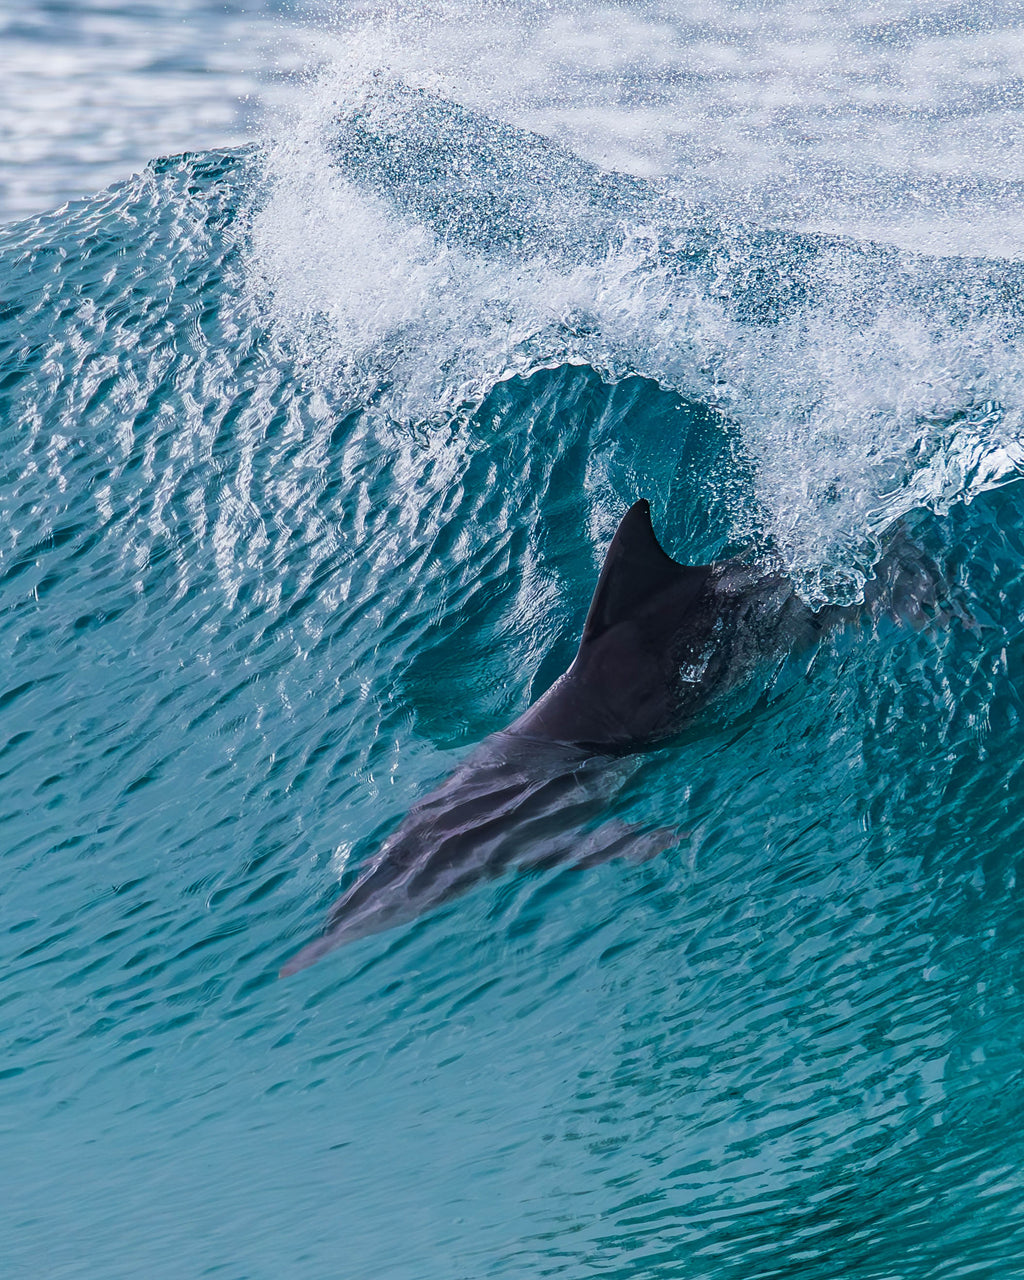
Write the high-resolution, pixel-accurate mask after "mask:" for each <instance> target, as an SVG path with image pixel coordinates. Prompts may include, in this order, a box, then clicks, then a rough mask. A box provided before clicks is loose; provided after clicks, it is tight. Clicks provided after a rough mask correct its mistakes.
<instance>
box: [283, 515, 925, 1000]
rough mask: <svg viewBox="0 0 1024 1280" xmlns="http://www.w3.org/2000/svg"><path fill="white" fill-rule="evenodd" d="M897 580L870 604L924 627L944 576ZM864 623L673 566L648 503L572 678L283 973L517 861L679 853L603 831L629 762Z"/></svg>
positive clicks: (452, 782)
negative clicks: (834, 630)
mask: <svg viewBox="0 0 1024 1280" xmlns="http://www.w3.org/2000/svg"><path fill="white" fill-rule="evenodd" d="M890 577H891V575H890ZM897 578H898V580H891V581H888V582H886V581H885V575H884V574H882V575H880V576H879V577H878V578H877V579H876V583H875V585H874V586H873V588H872V592H873V595H874V597H875V599H876V600H877V599H880V598H881V597H882V596H883V595H884V596H885V597H886V600H887V602H888V605H889V607H895V608H897V609H901V611H902V612H903V614H904V615H905V616H906V617H908V618H909V620H911V621H914V620H915V617H914V611H915V609H919V602H920V601H921V600H927V599H928V596H929V592H930V591H931V589H932V588H933V587H934V579H932V578H931V577H930V576H929V575H928V573H927V572H923V571H920V572H916V573H915V572H914V571H913V570H907V571H905V570H903V569H900V570H899V571H898V574H897ZM872 592H869V596H870V595H871V594H872ZM899 601H902V604H900V603H899ZM868 604H869V606H870V605H871V604H872V600H871V599H869V601H868ZM861 612H862V610H859V609H858V610H849V609H845V610H844V609H839V608H836V609H831V610H828V611H819V612H817V613H815V612H813V611H812V610H811V609H810V608H808V606H807V605H805V604H804V603H803V602H802V601H801V600H800V598H799V596H797V594H796V592H795V590H794V588H793V584H792V582H791V581H790V580H789V578H787V577H786V576H785V575H784V574H783V573H781V572H778V571H772V570H766V569H765V568H764V567H761V568H758V567H757V566H754V565H750V564H747V563H745V562H743V561H741V560H725V561H722V562H721V563H717V564H711V565H702V566H699V567H690V566H686V565H681V564H677V563H676V561H675V560H673V559H672V558H671V557H670V556H669V555H668V554H667V553H666V552H665V551H663V550H662V548H661V546H660V545H659V543H658V540H657V538H656V537H655V534H654V530H653V528H652V527H651V511H650V506H649V504H648V503H647V501H646V500H644V499H641V500H640V501H639V502H637V503H635V504H634V505H633V506H632V507H631V508H630V509H629V511H627V513H626V515H625V516H624V517H623V519H622V522H621V524H620V525H619V527H618V530H617V532H616V533H615V536H614V538H613V539H612V542H611V545H610V546H609V548H608V554H607V556H606V558H605V562H604V567H603V568H602V570H601V575H600V578H599V579H598V583H597V589H596V590H595V592H594V598H593V601H592V602H591V605H590V611H589V613H588V615H587V620H586V624H585V625H584V628H583V636H582V639H581V641H580V647H579V652H578V653H577V654H576V657H575V660H574V661H573V663H572V665H571V666H570V667H569V669H568V671H566V672H565V674H564V675H563V676H561V677H560V678H559V679H558V680H557V681H556V682H555V684H553V685H552V686H551V688H550V689H549V690H548V691H547V693H545V694H544V695H543V697H541V698H539V699H538V700H537V702H535V703H534V704H533V706H531V707H530V708H529V710H527V711H526V712H525V713H524V714H523V715H522V716H520V717H519V719H518V720H516V721H515V722H514V723H512V724H511V725H509V726H508V728H506V729H503V730H501V731H500V732H498V733H494V734H492V735H491V736H490V737H488V738H486V739H484V741H483V742H481V743H480V744H479V746H477V747H476V748H475V750H474V751H473V752H472V753H471V754H470V755H469V757H468V758H467V759H466V760H465V761H464V762H463V764H462V765H461V766H460V767H459V768H458V769H457V770H456V771H455V772H454V773H453V774H452V775H451V776H450V777H449V778H447V779H446V780H445V781H444V782H443V783H442V784H441V785H440V786H439V787H438V788H437V789H436V790H434V791H432V792H431V793H430V794H429V795H428V796H426V797H425V798H424V799H423V800H421V801H420V802H419V803H418V804H416V805H415V806H414V807H413V808H412V809H411V810H410V811H409V813H408V815H407V816H406V818H405V820H404V821H403V822H402V823H401V825H400V826H399V827H398V829H397V830H396V831H395V832H394V833H393V834H392V835H391V836H389V837H388V838H387V840H385V842H384V844H383V845H382V847H381V849H380V850H379V852H378V853H377V855H376V856H375V857H374V858H373V859H372V861H371V862H370V863H369V865H368V866H367V868H366V869H365V870H364V871H363V872H362V874H361V875H360V876H359V878H358V879H357V880H356V881H355V883H354V884H353V885H352V886H351V888H349V890H348V891H347V892H346V893H345V894H343V896H342V897H341V898H340V899H339V900H338V901H337V902H336V903H335V904H334V907H333V908H332V909H331V912H330V914H329V916H328V919H327V924H326V927H325V930H324V932H323V934H322V936H321V937H319V938H317V939H316V940H315V941H314V942H311V943H310V944H309V945H308V946H306V947H303V949H302V950H301V951H299V952H298V953H297V954H296V955H294V956H293V957H292V958H291V959H290V960H289V961H288V962H287V963H286V964H285V965H284V967H283V968H282V970H281V975H282V976H285V975H287V974H291V973H295V972H296V971H297V970H299V969H304V968H305V967H306V966H307V965H310V964H312V963H313V962H314V961H315V960H318V959H319V958H320V957H321V956H322V955H324V954H325V953H326V952H328V951H331V950H333V949H334V948H335V947H338V946H341V944H342V943H344V942H350V941H353V940H354V939H356V938H361V937H365V936H366V935H368V934H371V933H377V932H379V931H381V930H384V929H388V928H390V927H392V926H393V925H397V924H400V923H403V922H405V921H409V920H412V919H413V918H415V917H417V916H420V915H422V914H424V913H425V912H427V911H429V910H431V909H432V908H434V907H436V906H438V905H440V904H441V903H443V902H445V901H447V900H448V899H450V898H453V897H455V896H456V895H457V894H460V893H462V892H464V891H465V890H467V889H468V888H470V886H471V885H473V884H474V883H476V882H477V881H479V880H481V879H485V878H488V877H492V876H496V875H500V874H501V873H502V872H504V871H505V870H506V869H508V868H509V867H511V866H519V867H536V866H545V865H553V864H555V863H558V862H571V863H573V864H574V865H576V866H587V865H592V864H594V863H597V862H601V861H604V860H605V859H608V858H613V857H619V856H623V857H629V858H633V859H637V860H639V859H645V858H648V857H651V856H653V855H654V854H655V853H657V852H659V851H661V850H662V849H665V848H669V847H671V846H672V845H674V844H676V843H678V841H679V839H680V834H679V833H678V832H676V831H672V830H665V829H661V830H646V831H645V830H643V829H638V828H635V827H630V826H628V825H627V824H625V823H622V822H605V823H603V824H602V825H599V826H596V827H595V826H594V825H593V824H594V823H596V822H597V821H598V820H599V819H600V816H601V814H602V812H603V811H604V809H605V808H606V806H607V802H608V798H609V795H610V794H611V792H612V791H614V789H615V787H616V786H617V785H618V784H620V783H621V780H622V775H623V773H624V772H626V773H628V772H629V771H630V770H631V768H632V767H633V766H632V765H631V764H630V762H629V757H630V756H631V755H633V754H634V753H636V752H638V751H640V750H642V749H643V748H645V747H649V746H653V745H656V744H658V743H660V742H663V741H665V740H667V739H669V738H671V737H673V736H674V735H676V734H678V733H679V732H680V731H681V730H682V729H683V728H685V726H686V725H687V724H688V723H689V722H690V721H691V720H692V719H693V717H694V716H695V715H696V714H697V713H698V712H699V711H700V710H701V709H702V708H703V707H704V706H706V705H707V703H708V702H710V701H711V700H712V699H714V698H715V697H716V696H718V695H720V694H721V693H723V692H725V691H727V690H728V689H730V688H732V687H733V686H735V685H737V684H738V683H740V682H741V681H742V680H743V679H744V678H745V677H746V676H748V675H749V674H750V673H751V672H752V671H753V669H754V668H755V667H756V666H757V665H758V664H759V663H760V662H761V661H763V660H765V659H775V660H777V659H778V658H779V657H780V656H782V655H783V654H785V653H786V652H788V651H790V650H792V649H793V648H797V647H804V646H806V645H807V644H813V642H814V641H815V639H816V638H817V636H818V635H819V634H820V633H821V631H822V629H823V628H824V627H825V626H826V625H830V624H831V625H834V624H835V623H837V622H841V621H844V620H849V619H850V618H851V617H852V616H853V614H854V613H857V614H859V613H861Z"/></svg>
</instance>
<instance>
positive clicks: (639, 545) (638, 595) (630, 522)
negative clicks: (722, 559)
mask: <svg viewBox="0 0 1024 1280" xmlns="http://www.w3.org/2000/svg"><path fill="white" fill-rule="evenodd" d="M709 573H710V570H709V568H707V567H706V566H698V567H691V566H689V565H684V564H679V563H677V561H675V560H673V559H672V557H671V556H670V555H669V554H668V552H667V551H665V550H664V549H663V547H662V546H661V543H660V542H659V541H658V539H657V537H656V536H655V533H654V528H653V526H652V525H651V504H650V503H649V502H648V501H647V499H646V498H641V499H640V500H639V502H634V503H633V505H632V506H631V507H630V509H629V510H628V511H627V512H626V514H625V515H624V516H623V517H622V522H621V523H620V524H619V527H618V529H617V530H616V531H615V537H614V538H612V541H611V546H609V548H608V554H607V555H606V556H605V559H604V567H603V568H602V569H601V576H600V577H599V578H598V580H597V588H596V590H595V591H594V598H593V600H591V602H590V611H589V613H588V614H587V621H586V623H585V624H584V627H583V637H582V641H581V643H582V644H584V645H585V644H587V643H588V642H590V641H593V640H596V639H597V638H598V637H599V636H601V635H603V634H604V632H605V631H607V630H608V629H609V628H610V627H614V626H615V625H616V624H617V623H619V622H625V621H628V620H630V619H632V618H635V617H636V616H637V615H638V614H639V613H640V612H641V611H642V610H643V608H644V606H645V605H646V604H647V603H648V602H649V601H650V600H652V599H653V598H654V597H655V596H659V595H661V594H662V593H663V592H665V591H668V590H670V589H675V590H677V591H678V590H679V589H680V588H682V589H684V590H685V589H686V588H689V589H690V591H692V593H693V595H694V596H696V595H697V593H698V591H699V590H700V588H701V587H702V586H703V585H704V583H705V582H706V581H707V578H708V575H709Z"/></svg>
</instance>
